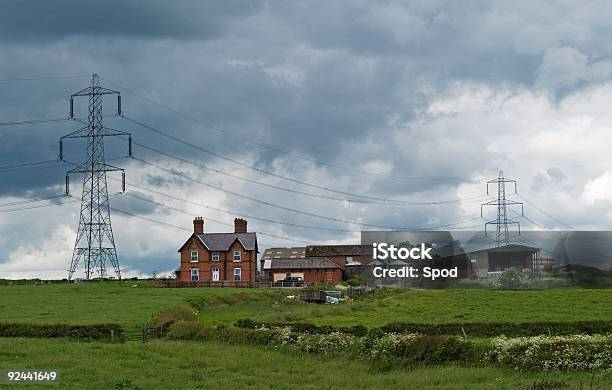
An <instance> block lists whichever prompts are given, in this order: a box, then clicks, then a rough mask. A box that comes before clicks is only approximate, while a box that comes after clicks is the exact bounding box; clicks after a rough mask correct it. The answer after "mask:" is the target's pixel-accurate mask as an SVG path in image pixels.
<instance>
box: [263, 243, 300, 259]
mask: <svg viewBox="0 0 612 390" xmlns="http://www.w3.org/2000/svg"><path fill="white" fill-rule="evenodd" d="M305 251H306V248H304V247H303V246H302V247H291V248H268V249H266V251H265V252H264V254H263V256H261V258H262V259H263V260H270V259H296V258H297V259H299V258H304V257H306V254H305Z"/></svg>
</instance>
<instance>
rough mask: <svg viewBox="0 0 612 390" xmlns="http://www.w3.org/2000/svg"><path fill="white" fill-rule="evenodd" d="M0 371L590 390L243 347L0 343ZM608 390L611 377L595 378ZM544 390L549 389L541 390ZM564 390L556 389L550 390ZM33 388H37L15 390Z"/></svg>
mask: <svg viewBox="0 0 612 390" xmlns="http://www.w3.org/2000/svg"><path fill="white" fill-rule="evenodd" d="M0 367H2V368H9V369H24V368H30V369H45V368H46V369H59V370H60V378H61V386H60V387H61V388H62V389H64V388H65V389H83V388H87V389H152V388H172V389H228V388H250V389H269V388H276V389H294V388H303V389H344V388H351V389H352V388H364V389H365V388H368V389H369V388H377V389H383V388H403V389H441V388H443V389H451V390H452V389H476V390H478V389H498V390H502V389H578V388H580V389H585V390H586V389H590V386H589V384H590V382H591V375H590V374H588V373H571V374H567V373H530V372H519V371H515V370H511V369H505V368H498V367H473V368H467V367H457V366H440V367H433V368H417V369H413V370H391V371H385V372H381V371H378V370H374V369H372V368H371V366H369V365H367V364H365V363H363V362H360V361H347V360H346V359H344V358H342V357H324V356H314V355H293V354H289V353H287V352H281V351H274V350H270V349H262V348H255V347H248V346H229V345H221V344H217V343H195V342H170V341H156V342H151V343H147V344H142V343H127V344H105V343H96V342H91V343H82V342H70V341H66V340H41V339H0ZM596 382H598V387H593V389H605V388H611V387H612V372H607V373H605V374H600V375H599V376H598V377H597V378H596ZM547 383H548V384H549V387H546V386H542V384H547ZM552 385H558V386H560V385H563V387H550V386H552ZM29 387H31V388H39V387H40V385H32V386H24V385H19V386H15V388H20V389H25V388H29Z"/></svg>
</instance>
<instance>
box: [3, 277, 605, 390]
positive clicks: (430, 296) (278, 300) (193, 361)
mask: <svg viewBox="0 0 612 390" xmlns="http://www.w3.org/2000/svg"><path fill="white" fill-rule="evenodd" d="M295 293H296V292H295V291H291V290H270V289H229V288H227V289H224V288H193V289H158V288H153V287H152V284H151V282H148V281H125V282H104V283H100V282H97V283H81V284H39V285H33V284H29V285H0V313H1V317H0V321H5V322H6V321H8V322H32V323H58V322H59V323H67V324H89V323H106V322H117V323H119V324H120V325H121V326H122V327H124V329H133V328H136V327H139V326H142V325H143V324H144V323H145V322H147V321H149V320H151V319H152V318H153V317H154V316H157V314H158V313H159V311H160V310H162V309H165V308H169V307H172V306H175V305H177V304H179V303H184V302H187V303H190V304H191V305H192V306H193V307H195V308H196V309H197V310H198V312H199V314H198V321H201V322H204V323H207V324H232V323H233V322H234V321H236V320H237V319H242V318H251V319H253V320H256V321H262V322H275V321H281V322H294V321H309V322H314V323H317V324H328V325H366V326H368V327H376V326H381V325H385V324H388V323H391V322H398V321H404V322H422V323H446V322H456V323H465V322H486V321H497V322H530V321H542V320H549V321H572V320H610V319H612V305H611V304H610V302H612V290H604V289H550V290H523V291H502V290H475V289H465V290H462V289H454V290H453V289H448V290H398V291H384V292H377V293H374V294H369V295H364V296H360V297H358V298H357V299H355V300H353V301H350V302H344V303H341V304H338V305H319V304H308V303H304V302H295V301H288V300H287V299H286V296H287V295H289V294H295ZM483 342H485V340H483ZM401 367H402V366H395V367H394V368H393V369H390V370H386V371H384V370H383V371H381V370H377V369H376V368H375V365H372V364H371V363H368V362H366V361H363V360H361V359H359V358H356V357H355V356H353V357H350V356H337V355H332V356H327V355H320V354H319V355H317V354H300V353H296V352H290V351H286V350H273V349H271V347H260V346H251V345H238V346H237V345H229V344H220V343H218V342H204V343H203V342H195V341H186V342H173V341H168V340H158V341H153V342H148V343H145V344H143V343H142V342H126V343H122V344H111V343H101V342H83V341H71V340H68V339H11V338H0V368H12V369H19V368H32V369H35V368H36V369H43V368H47V369H51V368H58V369H60V370H61V375H62V388H76V389H80V388H94V389H95V388H100V389H150V388H173V389H174V388H177V389H182V388H186V389H194V388H206V389H215V388H219V389H222V388H244V387H246V388H254V389H258V388H262V389H263V388H271V387H272V388H287V389H289V388H298V387H299V388H311V389H322V388H330V389H331V388H334V389H336V388H406V389H441V388H443V389H517V388H518V389H534V390H535V389H557V388H558V389H605V388H612V371H608V372H607V373H605V374H598V375H597V377H596V383H598V385H597V386H596V387H591V385H590V384H591V380H592V379H593V378H592V377H591V375H590V374H589V373H587V372H578V373H576V372H572V373H542V372H520V371H515V370H512V369H510V368H503V367H497V366H487V367H481V366H478V367H463V366H461V367H460V366H449V365H446V366H444V365H441V366H435V367H427V368H425V367H423V368H412V369H405V368H401ZM38 387H40V386H32V388H38ZM18 388H28V386H23V385H20V386H19V387H18Z"/></svg>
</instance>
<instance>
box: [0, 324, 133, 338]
mask: <svg viewBox="0 0 612 390" xmlns="http://www.w3.org/2000/svg"><path fill="white" fill-rule="evenodd" d="M112 333H114V336H115V337H116V338H117V340H120V339H121V337H122V334H123V329H122V328H121V326H120V325H119V324H92V325H68V324H27V323H7V322H0V337H38V338H55V337H70V338H75V339H84V340H107V341H110V340H111V337H112V336H111V334H112Z"/></svg>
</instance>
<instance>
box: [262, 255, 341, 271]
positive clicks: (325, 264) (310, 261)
mask: <svg viewBox="0 0 612 390" xmlns="http://www.w3.org/2000/svg"><path fill="white" fill-rule="evenodd" d="M267 262H269V267H266V269H272V270H274V269H321V268H325V269H342V267H340V266H339V265H338V264H336V263H334V262H333V261H331V260H329V259H328V258H326V257H306V258H303V259H271V260H266V263H267Z"/></svg>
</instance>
